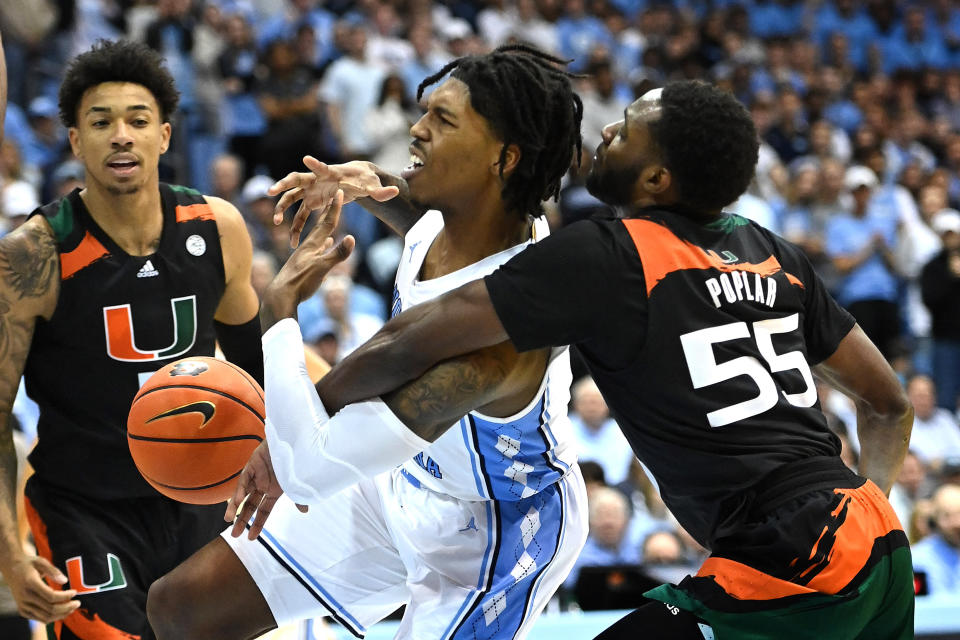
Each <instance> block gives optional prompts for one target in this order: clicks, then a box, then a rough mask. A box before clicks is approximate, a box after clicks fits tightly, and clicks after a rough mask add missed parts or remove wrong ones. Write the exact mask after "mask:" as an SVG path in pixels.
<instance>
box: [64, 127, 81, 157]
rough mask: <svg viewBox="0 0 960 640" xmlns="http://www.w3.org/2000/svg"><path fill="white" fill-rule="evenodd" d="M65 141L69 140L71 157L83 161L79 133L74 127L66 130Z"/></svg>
mask: <svg viewBox="0 0 960 640" xmlns="http://www.w3.org/2000/svg"><path fill="white" fill-rule="evenodd" d="M67 139H69V140H70V150H71V151H73V155H74V156H76V157H77V158H79V159H81V160H82V159H83V155H82V148H81V146H80V131H79V130H77V128H76V127H70V128H69V129H67Z"/></svg>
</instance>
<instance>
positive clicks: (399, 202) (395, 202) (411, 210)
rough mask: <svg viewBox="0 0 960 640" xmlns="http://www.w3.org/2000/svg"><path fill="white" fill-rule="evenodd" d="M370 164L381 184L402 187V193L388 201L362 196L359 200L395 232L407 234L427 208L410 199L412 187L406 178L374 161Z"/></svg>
mask: <svg viewBox="0 0 960 640" xmlns="http://www.w3.org/2000/svg"><path fill="white" fill-rule="evenodd" d="M370 166H371V168H373V170H374V171H375V172H376V174H377V177H378V178H380V184H382V185H383V186H385V187H397V188H398V189H400V194H399V195H397V196H396V197H395V198H391V199H390V200H387V201H386V202H377V201H376V200H374V199H373V198H370V197H367V198H361V199H359V200H357V202H358V203H359V204H360V205H361V206H362V207H363V208H364V209H366V210H367V211H369V212H370V213H372V214H373V215H375V216H376V217H377V218H378V219H379V220H380V221H381V222H383V223H384V224H385V225H387V226H388V227H390V229H392V230H393V232H394V233H396V234H397V235H399V236H400V237H403V236H405V235H407V231H409V230H410V227H412V226H413V225H414V223H415V222H416V221H417V220H419V219H420V217H421V216H422V215H423V213H424V211H425V209H423V208H422V207H420V206H418V205H417V204H415V203H414V202H413V201H412V200H411V199H410V187H409V186H408V185H407V181H406V180H404V179H403V178H401V177H400V176H395V175H393V174H392V173H388V172H387V171H384V170H383V169H381V168H380V167H377V166H376V165H374V164H372V163H371V165H370Z"/></svg>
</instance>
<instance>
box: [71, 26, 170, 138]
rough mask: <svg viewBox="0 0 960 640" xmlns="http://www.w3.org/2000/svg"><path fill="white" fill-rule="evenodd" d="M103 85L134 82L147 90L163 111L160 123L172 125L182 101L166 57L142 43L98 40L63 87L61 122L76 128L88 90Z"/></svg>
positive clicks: (76, 61) (78, 60) (74, 66)
mask: <svg viewBox="0 0 960 640" xmlns="http://www.w3.org/2000/svg"><path fill="white" fill-rule="evenodd" d="M104 82H131V83H133V84H139V85H141V86H143V87H146V89H147V91H149V92H150V93H151V94H153V97H154V99H156V101H157V105H158V106H159V107H160V118H161V122H169V121H170V116H171V114H172V113H173V112H174V111H176V109H177V103H178V102H179V101H180V92H179V91H177V87H176V85H175V84H174V82H173V76H171V75H170V72H169V71H168V70H167V68H166V67H165V66H164V64H163V57H162V56H161V55H160V54H159V53H157V52H156V51H154V50H153V49H151V48H150V47H148V46H147V45H145V44H142V43H139V42H131V41H129V40H118V41H111V40H98V41H97V42H96V44H94V45H93V47H92V48H91V49H90V50H89V51H86V52H84V53H81V54H80V55H78V56H77V57H76V58H74V59H73V60H72V61H71V62H70V64H69V66H68V67H67V71H66V73H65V74H64V79H63V84H61V85H60V121H61V122H63V124H64V126H67V127H75V126H77V108H78V107H79V106H80V100H82V99H83V94H84V93H85V92H86V91H87V89H89V88H91V87H95V86H97V85H98V84H103V83H104Z"/></svg>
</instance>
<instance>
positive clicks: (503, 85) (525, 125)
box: [417, 44, 583, 215]
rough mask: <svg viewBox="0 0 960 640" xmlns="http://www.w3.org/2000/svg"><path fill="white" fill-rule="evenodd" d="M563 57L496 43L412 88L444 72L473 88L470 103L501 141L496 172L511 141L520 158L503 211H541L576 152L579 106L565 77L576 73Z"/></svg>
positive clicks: (507, 184) (419, 93) (419, 92)
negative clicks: (501, 145) (518, 150)
mask: <svg viewBox="0 0 960 640" xmlns="http://www.w3.org/2000/svg"><path fill="white" fill-rule="evenodd" d="M567 63H568V61H566V60H562V59H561V58H557V57H555V56H552V55H550V54H548V53H544V52H542V51H539V50H538V49H534V48H533V47H529V46H526V45H520V44H513V45H504V46H501V47H497V48H496V49H495V50H493V51H492V52H490V53H487V54H483V55H471V56H464V57H462V58H457V59H456V60H453V61H451V62H449V63H448V64H447V65H446V66H444V67H443V68H442V69H440V71H438V72H437V73H435V74H433V75H432V76H430V77H428V78H426V79H425V80H424V81H423V82H421V83H420V86H419V87H417V100H419V99H420V98H421V96H422V95H423V90H424V89H425V88H426V87H429V86H430V85H432V84H434V83H436V82H438V81H440V80H441V79H442V78H443V77H444V76H446V75H447V74H448V73H449V74H450V75H451V77H453V78H456V79H458V80H460V81H461V82H463V83H464V84H466V85H467V87H468V88H469V89H470V105H471V106H472V107H473V109H474V110H475V111H476V112H477V113H479V114H480V115H481V116H483V117H484V119H486V120H487V122H489V123H490V127H491V129H492V130H493V132H494V133H495V134H496V135H497V136H498V137H499V138H500V139H501V140H503V147H502V148H501V150H500V176H501V178H502V177H503V165H504V162H505V160H506V156H507V147H508V146H509V145H511V144H515V145H517V147H519V149H520V161H519V162H518V163H517V166H516V169H515V170H514V171H513V173H512V174H511V175H510V177H509V178H507V180H506V182H505V184H504V186H503V191H502V195H503V200H504V203H505V204H506V206H507V209H509V210H513V211H516V212H518V213H520V214H521V215H526V214H531V215H538V214H539V213H540V212H541V211H542V208H541V203H542V202H543V201H544V200H546V199H548V198H553V199H555V200H556V199H557V198H558V197H559V195H560V179H561V178H563V176H564V174H565V173H566V172H567V170H568V169H569V168H570V164H571V161H572V160H573V158H574V155H573V154H574V152H576V154H577V155H576V158H577V161H578V162H579V160H580V151H581V145H582V142H581V138H580V121H581V120H582V119H583V103H582V102H581V101H580V96H578V95H577V94H576V93H575V92H574V90H573V86H572V84H571V82H570V79H571V78H576V77H579V76H577V75H575V74H572V73H570V72H569V71H567V70H566V69H565V68H564V67H565V66H566V64H567Z"/></svg>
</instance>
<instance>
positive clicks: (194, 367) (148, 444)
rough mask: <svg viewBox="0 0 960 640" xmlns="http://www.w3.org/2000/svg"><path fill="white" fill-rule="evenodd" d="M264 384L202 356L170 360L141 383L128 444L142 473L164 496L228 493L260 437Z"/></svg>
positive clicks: (217, 497) (186, 498)
mask: <svg viewBox="0 0 960 640" xmlns="http://www.w3.org/2000/svg"><path fill="white" fill-rule="evenodd" d="M264 415H265V413H264V405H263V390H262V389H261V388H260V385H259V384H257V381H256V380H254V379H253V378H251V377H250V376H249V375H248V374H247V373H246V372H245V371H244V370H243V369H241V368H240V367H237V366H236V365H233V364H231V363H229V362H226V361H225V360H218V359H216V358H208V357H204V356H199V357H193V358H183V359H181V360H177V361H176V362H171V363H170V364H168V365H167V366H165V367H163V368H162V369H160V370H159V371H157V372H156V373H154V374H153V375H152V376H150V378H149V379H148V380H147V382H146V383H145V384H144V385H143V387H141V388H140V391H139V392H138V393H137V395H136V396H135V397H134V399H133V404H132V405H131V406H130V415H129V416H128V417H127V444H128V445H129V446H130V454H131V455H132V456H133V461H134V462H135V463H136V465H137V468H138V469H140V473H141V474H142V475H143V477H144V478H145V479H146V480H147V482H149V483H150V484H151V485H153V487H154V488H155V489H156V490H157V491H159V492H160V493H162V494H163V495H165V496H168V497H170V498H173V499H174V500H179V501H180V502H189V503H191V504H216V503H218V502H223V501H224V500H226V499H227V498H229V497H230V496H231V495H232V494H233V491H234V489H235V488H236V483H237V476H238V475H240V472H241V471H242V470H243V466H244V465H245V464H246V463H247V460H248V459H249V458H250V454H251V452H253V450H254V449H255V448H256V447H257V445H258V444H260V443H261V442H263V438H264V434H263V420H264Z"/></svg>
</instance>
